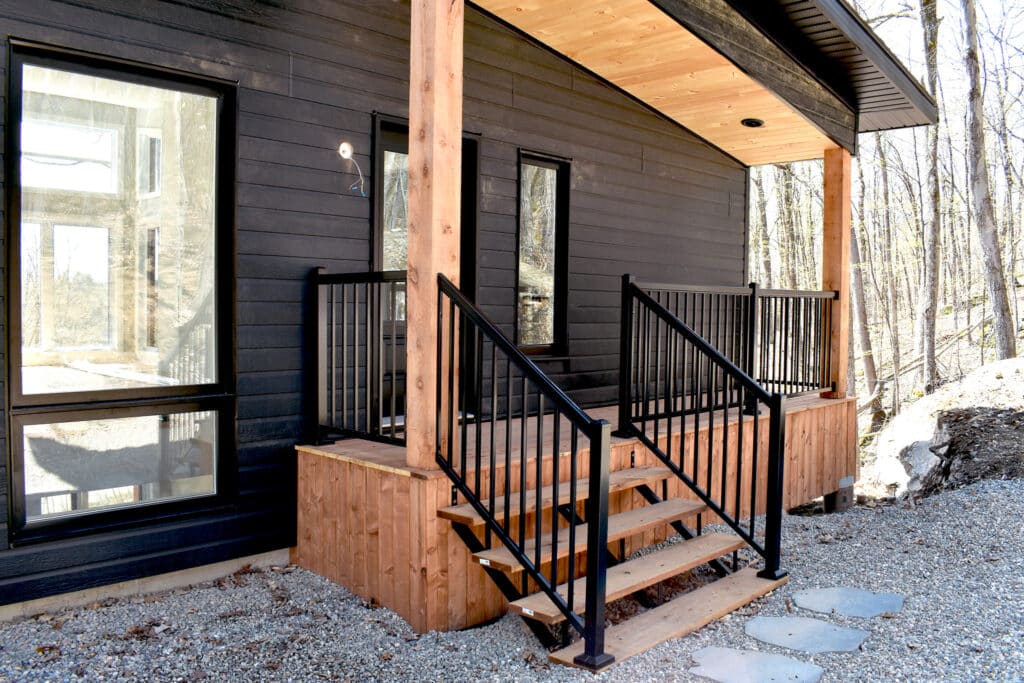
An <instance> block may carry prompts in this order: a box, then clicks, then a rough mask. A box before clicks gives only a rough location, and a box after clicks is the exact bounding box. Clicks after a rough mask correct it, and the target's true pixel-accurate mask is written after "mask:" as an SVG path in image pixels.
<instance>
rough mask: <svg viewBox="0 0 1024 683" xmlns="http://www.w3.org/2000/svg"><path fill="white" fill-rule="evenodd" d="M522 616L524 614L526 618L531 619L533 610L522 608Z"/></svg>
mask: <svg viewBox="0 0 1024 683" xmlns="http://www.w3.org/2000/svg"><path fill="white" fill-rule="evenodd" d="M523 614H525V615H526V616H528V617H532V616H533V610H532V609H530V608H529V607H524V608H523Z"/></svg>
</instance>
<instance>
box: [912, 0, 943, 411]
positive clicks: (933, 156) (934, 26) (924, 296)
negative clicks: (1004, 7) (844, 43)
mask: <svg viewBox="0 0 1024 683" xmlns="http://www.w3.org/2000/svg"><path fill="white" fill-rule="evenodd" d="M935 5H936V0H921V27H922V29H923V30H924V53H925V64H926V67H927V79H928V83H927V85H928V90H929V91H931V93H932V95H935V96H937V94H938V82H939V61H938V49H939V18H938V12H937V11H936V9H935ZM941 196H942V195H941V193H940V191H939V126H938V124H936V125H934V126H930V127H929V128H928V187H927V194H926V201H925V207H923V208H922V214H924V215H925V216H926V222H925V226H924V268H923V269H922V273H921V274H922V282H921V299H920V306H919V307H918V317H919V320H920V327H919V329H920V331H921V354H922V355H923V356H924V364H923V365H922V366H921V384H922V385H924V393H926V394H930V393H932V392H933V391H935V385H936V383H937V382H938V370H937V369H936V364H935V313H936V308H937V307H938V299H939V248H940V244H941V239H940V235H941V234H942V205H941Z"/></svg>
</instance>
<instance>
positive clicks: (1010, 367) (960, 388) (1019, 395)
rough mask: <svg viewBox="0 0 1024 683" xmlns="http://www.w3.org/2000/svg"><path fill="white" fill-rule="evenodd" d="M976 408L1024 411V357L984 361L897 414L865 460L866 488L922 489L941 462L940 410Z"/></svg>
mask: <svg viewBox="0 0 1024 683" xmlns="http://www.w3.org/2000/svg"><path fill="white" fill-rule="evenodd" d="M974 407H986V408H1004V409H1010V410H1024V358H1011V359H1008V360H1003V361H998V362H995V363H989V364H988V365H983V366H982V367H980V368H978V369H977V370H975V371H974V372H972V373H970V374H969V375H967V376H966V377H964V378H963V379H962V380H960V381H958V382H951V383H949V384H945V385H943V386H942V387H940V388H939V390H938V391H936V392H935V393H933V394H929V395H928V396H924V397H923V398H921V399H920V400H918V401H916V402H915V403H914V404H913V405H911V406H910V407H909V408H907V409H906V410H904V411H903V412H902V413H900V414H899V415H897V416H896V417H895V418H893V420H892V421H891V422H890V423H889V424H888V425H886V427H885V428H884V429H883V430H882V431H881V433H879V435H878V437H877V438H876V439H875V442H874V449H873V452H872V453H871V454H869V456H868V457H867V458H866V460H865V462H864V463H862V466H861V474H860V485H861V487H862V488H863V489H864V491H865V492H866V493H868V494H870V495H877V496H884V495H896V496H899V495H902V494H904V493H905V492H907V491H908V490H909V491H916V490H917V489H919V488H920V485H921V479H922V478H923V477H924V476H925V475H926V474H927V473H928V472H929V471H930V470H931V469H932V468H934V467H935V466H936V465H937V464H938V463H939V458H938V456H936V455H935V454H934V453H933V452H932V450H931V448H932V446H933V445H935V444H934V437H935V429H936V423H937V421H938V417H939V415H940V414H941V413H942V412H943V411H947V410H954V409H957V408H974Z"/></svg>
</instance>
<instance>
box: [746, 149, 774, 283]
mask: <svg viewBox="0 0 1024 683" xmlns="http://www.w3.org/2000/svg"><path fill="white" fill-rule="evenodd" d="M764 173H765V169H763V168H760V169H751V171H750V176H751V180H752V181H753V184H754V190H755V191H756V192H757V203H756V207H757V219H758V222H759V223H760V228H761V229H760V231H759V233H758V240H757V249H758V256H759V258H760V261H761V281H760V282H759V283H758V284H760V285H761V286H762V287H764V288H765V289H771V288H772V256H771V251H770V247H771V242H770V240H769V237H768V197H767V195H765V193H764Z"/></svg>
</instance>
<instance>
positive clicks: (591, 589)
mask: <svg viewBox="0 0 1024 683" xmlns="http://www.w3.org/2000/svg"><path fill="white" fill-rule="evenodd" d="M437 284H438V296H437V306H438V319H437V336H438V345H437V406H438V409H437V422H436V432H435V433H436V450H435V453H436V460H437V463H438V465H439V466H440V467H441V469H442V470H444V471H445V473H446V474H447V475H448V477H449V478H450V479H451V480H452V482H453V484H454V485H455V487H456V488H457V489H458V491H459V493H461V494H462V496H463V497H464V498H465V499H466V500H467V501H468V502H469V503H470V504H471V505H472V506H473V509H474V510H475V511H476V512H477V514H479V515H480V516H481V518H483V519H484V520H485V522H486V525H487V529H488V533H493V534H494V535H495V536H496V537H497V538H498V539H499V540H500V541H501V542H502V544H503V545H504V546H505V547H506V548H507V549H508V550H509V552H511V553H512V554H513V555H514V556H515V557H516V559H517V560H518V561H519V563H520V564H521V565H522V567H523V569H524V571H526V573H527V574H528V575H529V576H530V578H531V579H533V581H534V582H536V584H537V585H538V586H539V587H540V588H541V590H543V591H544V593H546V594H547V596H548V597H549V598H550V599H551V601H552V602H553V603H554V604H555V606H557V607H558V609H559V610H560V611H561V612H562V614H563V615H564V616H565V617H566V620H567V621H568V622H569V624H571V625H572V626H573V627H574V628H575V629H576V630H577V631H578V632H580V634H581V635H582V636H583V639H584V652H583V654H581V655H579V656H577V657H576V663H577V664H579V665H580V666H583V667H586V668H589V669H592V670H598V669H602V668H604V667H606V666H608V665H609V664H611V663H612V662H613V661H614V657H613V656H612V655H610V654H608V653H607V652H605V648H604V629H605V597H606V582H607V570H608V561H607V553H606V552H605V551H606V549H607V546H608V488H609V466H610V445H611V425H610V424H609V423H608V421H607V420H603V419H594V418H592V417H591V416H590V415H588V414H587V413H586V411H584V410H583V409H582V408H581V407H580V406H579V405H578V404H577V403H576V402H575V401H573V400H572V399H571V398H570V397H569V396H568V395H567V394H566V393H565V392H564V391H562V389H561V388H559V387H558V386H557V385H556V384H555V383H554V382H553V381H552V380H551V378H549V377H548V376H547V375H546V374H545V373H544V372H543V371H542V370H541V369H540V368H539V367H537V365H536V364H535V363H534V362H533V361H532V360H530V358H529V357H528V356H526V355H525V354H524V353H523V352H522V351H521V350H520V349H519V347H517V346H516V345H515V343H514V342H512V340H510V339H509V338H508V337H507V336H506V335H505V334H504V333H503V332H502V331H501V330H500V329H499V328H498V326H497V325H496V324H495V323H494V322H493V321H492V320H491V319H490V318H489V317H487V315H486V314H485V313H484V312H483V311H481V310H480V309H479V307H477V305H476V304H475V303H473V302H472V301H471V300H470V299H469V298H468V297H466V296H465V295H464V294H463V293H462V291H461V290H459V288H458V287H457V286H456V285H455V284H454V283H452V282H451V280H449V279H448V278H446V277H445V276H444V275H443V274H441V273H438V276H437ZM445 299H447V300H448V302H449V316H450V318H449V319H450V321H451V327H450V328H449V329H454V315H455V309H456V308H457V309H458V312H459V315H460V316H461V319H462V320H465V321H467V322H468V323H469V324H470V325H472V326H473V328H475V329H476V330H477V331H478V333H479V334H481V335H483V337H486V338H487V340H488V341H490V342H491V343H492V344H493V345H494V349H495V351H500V352H501V353H502V354H504V356H505V358H506V359H507V362H508V363H510V364H511V365H514V366H515V368H516V369H517V370H518V371H519V372H520V373H521V374H522V379H523V384H524V386H525V384H526V381H529V382H530V383H532V384H533V386H534V387H535V388H536V389H537V391H538V395H539V396H542V397H543V400H547V401H550V402H551V403H552V406H553V407H554V409H555V427H554V429H555V438H554V439H553V440H554V443H555V448H554V461H553V468H554V472H553V477H552V482H553V486H555V487H556V490H557V486H558V484H559V482H558V469H557V468H558V464H557V463H558V461H559V452H558V451H559V448H558V438H557V434H558V431H557V430H558V427H557V424H558V419H557V418H558V415H562V416H564V417H566V418H567V419H568V421H569V422H570V424H571V425H574V426H575V427H576V428H577V429H579V431H580V432H581V433H582V434H583V435H584V436H586V437H587V438H588V439H589V440H590V459H589V492H588V497H587V499H586V501H585V505H586V522H587V544H586V549H587V567H586V607H585V619H583V620H582V621H581V620H580V618H579V616H578V615H577V614H576V613H575V612H574V611H573V609H572V602H571V601H570V600H571V599H569V598H563V597H562V596H561V595H560V594H559V593H558V590H557V583H556V582H555V581H549V580H548V579H547V577H546V576H544V574H543V573H542V572H541V570H540V565H539V564H538V563H536V562H534V561H532V560H531V559H530V558H529V557H528V555H527V552H526V551H525V549H524V547H523V546H521V545H520V544H519V543H517V542H516V541H515V540H514V539H513V538H512V536H511V535H510V534H509V533H507V532H506V529H505V528H504V527H503V526H502V525H501V524H500V522H499V520H498V518H497V514H492V510H489V509H488V508H487V506H486V505H484V503H483V501H482V500H481V498H480V497H479V496H478V495H476V493H475V492H474V491H473V489H472V487H471V486H470V485H469V483H468V482H467V481H466V479H465V477H463V476H460V474H459V473H458V472H457V471H456V470H455V468H454V467H453V460H452V457H451V456H450V455H449V457H448V458H446V457H445V454H444V447H445V445H447V447H448V448H449V449H450V448H452V443H453V441H454V439H453V438H451V437H449V438H448V439H446V440H445V439H443V438H442V434H443V432H442V428H443V424H442V417H443V416H442V410H441V406H442V400H443V395H442V390H443V387H444V386H445V385H444V381H445V378H444V377H443V376H442V374H443V367H444V358H443V348H442V347H443V344H442V343H441V340H442V338H443V337H444V332H445V330H444V325H443V322H444V313H445ZM459 332H460V334H462V333H465V330H462V329H460V330H459ZM449 342H451V340H449ZM450 352H451V353H453V351H452V350H450ZM448 371H449V377H448V382H449V385H452V383H453V382H454V381H455V380H454V379H453V378H452V376H451V374H452V369H451V368H448ZM509 381H511V374H509ZM452 386H453V385H452ZM478 386H479V385H478ZM492 392H496V389H495V388H492ZM523 406H524V408H523V411H524V415H523V422H522V426H521V429H522V430H523V432H524V433H525V428H526V415H525V413H526V407H525V406H526V397H525V395H524V398H523ZM449 410H450V411H454V407H453V406H450V407H449ZM492 410H494V402H493V400H492ZM506 410H508V411H511V405H509V406H507V407H506ZM538 414H539V415H540V416H541V417H542V416H543V403H541V405H540V406H539V407H538ZM463 419H466V416H463ZM479 426H480V423H479V422H478V424H477V434H478V435H479V433H480V428H479ZM492 434H493V430H492ZM524 439H525V437H524ZM538 441H539V437H538ZM574 442H575V439H574ZM524 443H525V441H524ZM573 449H574V453H573V455H574V454H575V446H573ZM477 455H478V456H479V450H478V451H477ZM520 455H521V456H523V453H522V452H521V453H520ZM541 456H542V454H541V453H538V454H537V458H538V460H540V459H541ZM492 457H493V448H492ZM571 464H572V466H573V468H574V470H573V471H574V472H575V460H574V459H572V460H571ZM539 467H540V465H539V463H538V469H539ZM520 468H522V464H521V465H520ZM494 469H495V468H494V467H493V461H492V467H491V469H490V474H491V477H492V478H493V476H494ZM507 470H508V467H507V466H506V472H507ZM477 471H479V467H478V468H477ZM463 472H465V470H464V469H463ZM506 476H508V475H507V474H506ZM574 481H575V480H574V479H573V480H571V481H570V482H569V485H570V486H572V487H574V484H573V482H574ZM506 483H507V482H506ZM536 486H537V488H538V489H539V488H540V486H541V483H540V481H537V482H536ZM478 488H479V484H478ZM491 490H492V491H493V490H494V489H493V485H492V488H491ZM571 490H575V489H574V488H571ZM505 495H506V498H508V496H509V495H510V494H509V493H508V488H507V487H506V494H505ZM491 500H492V502H493V497H492V498H491ZM554 507H555V509H556V510H557V508H558V507H559V506H558V500H557V497H556V500H555V505H554ZM519 514H520V517H522V516H523V515H524V514H525V513H524V510H523V509H520V511H519ZM535 517H536V518H537V520H538V522H537V531H539V530H540V521H539V520H540V509H539V508H538V510H537V511H536V513H535ZM507 519H508V514H507V512H506V521H507ZM555 521H556V524H555V525H553V526H554V527H555V528H557V520H555ZM568 533H569V535H570V539H573V538H574V526H572V525H570V527H569V530H568ZM534 538H537V535H536V534H535V536H534ZM520 540H525V539H524V538H521V539H520ZM570 544H572V541H571V540H570ZM553 545H557V544H553ZM572 554H573V549H572V548H571V549H570V555H572ZM551 562H552V563H554V564H557V562H558V560H557V556H553V557H552V559H551ZM571 566H572V565H571V564H570V567H571ZM554 574H555V576H557V571H556V572H555V573H554ZM570 574H572V571H571V570H570ZM574 580H575V577H574V576H572V575H570V576H568V582H569V585H570V586H572V585H573V581H574ZM570 590H571V588H570ZM570 595H571V593H570Z"/></svg>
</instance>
